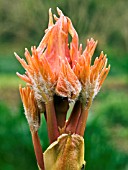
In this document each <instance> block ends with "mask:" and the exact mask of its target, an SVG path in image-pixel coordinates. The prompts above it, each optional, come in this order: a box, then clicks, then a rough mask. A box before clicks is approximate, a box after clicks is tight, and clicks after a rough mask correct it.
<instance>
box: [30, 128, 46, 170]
mask: <svg viewBox="0 0 128 170" xmlns="http://www.w3.org/2000/svg"><path fill="white" fill-rule="evenodd" d="M31 134H32V142H33V146H34V151H35V155H36V160H37V163H38V165H39V167H40V169H41V170H45V168H44V160H43V152H42V147H41V144H40V140H39V137H38V133H37V131H31Z"/></svg>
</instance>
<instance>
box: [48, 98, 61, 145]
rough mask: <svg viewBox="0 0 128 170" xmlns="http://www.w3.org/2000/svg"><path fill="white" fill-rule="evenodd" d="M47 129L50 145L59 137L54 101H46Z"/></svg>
mask: <svg viewBox="0 0 128 170" xmlns="http://www.w3.org/2000/svg"><path fill="white" fill-rule="evenodd" d="M45 106H46V116H47V128H48V136H49V141H50V143H52V142H54V141H56V139H57V138H58V136H59V131H58V125H57V120H56V113H55V108H54V101H53V100H51V101H48V102H47V103H46V104H45Z"/></svg>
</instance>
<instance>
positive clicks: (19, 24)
mask: <svg viewBox="0 0 128 170" xmlns="http://www.w3.org/2000/svg"><path fill="white" fill-rule="evenodd" d="M57 6H58V7H59V8H60V9H61V10H62V11H63V13H64V14H65V15H67V16H69V17H70V18H71V20H72V22H73V25H74V27H75V29H76V30H77V32H78V34H79V37H80V42H81V43H83V44H85V42H86V39H87V38H91V37H93V38H94V39H96V40H98V42H99V43H98V47H97V50H96V53H95V55H94V57H96V56H97V55H99V53H100V51H101V50H104V53H107V54H108V58H109V63H110V64H111V71H110V73H109V75H108V78H107V80H106V81H105V83H104V85H103V87H102V89H101V91H100V93H99V94H98V96H97V97H96V99H95V100H94V102H93V106H92V108H91V110H90V115H89V119H88V124H87V128H86V132H85V160H86V161H87V165H86V170H103V169H104V170H128V10H127V7H128V1H127V0H123V1H121V0H116V1H112V0H107V1H105V0H104V1H103V0H95V1H94V0H85V1H84V0H54V1H53V0H36V1H34V0H18V1H16V0H11V1H9V0H6V1H5V0H0V170H27V169H31V170H36V169H37V166H36V160H35V156H34V152H33V146H32V142H31V135H30V132H29V128H28V125H27V123H26V119H25V116H24V114H23V107H22V103H21V100H20V96H19V92H18V84H19V83H21V84H24V83H23V82H22V81H21V80H20V79H19V78H17V76H16V75H15V72H16V71H18V72H20V73H24V70H23V69H22V68H21V66H20V64H19V63H18V61H17V60H16V59H15V57H14V55H13V52H14V51H16V52H17V53H18V54H19V55H20V56H21V57H23V55H24V48H25V47H27V48H28V49H30V47H31V46H32V45H38V43H39V42H40V40H41V38H42V37H43V35H44V30H45V29H46V28H47V24H48V9H49V8H50V7H51V8H52V9H53V12H54V13H56V7H57ZM40 137H41V142H42V146H43V149H44V150H45V149H46V147H47V146H48V140H47V134H46V126H45V122H44V120H43V119H42V126H41V129H40Z"/></svg>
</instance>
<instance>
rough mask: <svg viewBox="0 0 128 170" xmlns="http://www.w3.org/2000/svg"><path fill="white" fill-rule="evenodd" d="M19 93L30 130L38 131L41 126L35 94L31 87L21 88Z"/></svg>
mask: <svg viewBox="0 0 128 170" xmlns="http://www.w3.org/2000/svg"><path fill="white" fill-rule="evenodd" d="M19 91H20V95H21V99H22V102H23V105H24V110H25V116H26V118H27V121H28V124H29V126H30V129H31V131H37V130H38V128H39V126H40V113H39V109H38V106H37V102H36V100H35V97H34V92H33V90H32V89H30V87H26V88H25V87H24V88H22V87H20V88H19Z"/></svg>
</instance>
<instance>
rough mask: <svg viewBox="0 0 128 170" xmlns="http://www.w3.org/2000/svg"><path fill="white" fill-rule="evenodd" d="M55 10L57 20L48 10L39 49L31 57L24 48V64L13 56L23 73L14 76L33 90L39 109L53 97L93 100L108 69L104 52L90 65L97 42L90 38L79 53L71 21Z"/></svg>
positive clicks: (34, 50) (34, 48)
mask: <svg viewBox="0 0 128 170" xmlns="http://www.w3.org/2000/svg"><path fill="white" fill-rule="evenodd" d="M57 11H58V14H59V18H58V17H57V16H55V15H52V12H51V9H50V10H49V24H48V29H47V30H46V31H45V36H44V37H43V39H42V41H41V42H40V44H39V46H38V47H37V48H36V47H32V48H31V52H32V55H31V54H30V53H29V51H28V50H27V49H25V57H26V61H27V62H25V60H24V59H21V58H20V57H19V56H18V55H17V54H15V55H16V57H17V59H18V60H19V62H20V63H21V64H22V66H23V67H24V69H25V70H26V73H25V74H24V75H20V74H19V73H17V75H18V76H19V77H20V78H21V79H23V80H24V81H26V82H27V83H28V84H29V85H30V86H31V87H32V89H33V91H34V93H35V98H36V100H37V103H38V105H39V107H40V109H41V103H42V102H44V103H47V102H48V101H50V100H52V98H53V96H54V95H55V94H57V95H60V96H62V97H68V99H69V100H77V99H78V98H79V97H82V100H84V101H86V100H87V99H88V98H89V97H92V98H94V97H95V95H96V94H97V93H98V92H99V90H100V88H101V85H102V83H103V82H104V80H105V78H106V76H107V74H108V72H109V69H110V66H108V67H107V58H106V56H105V55H104V54H103V52H101V54H100V56H99V57H97V58H96V59H95V61H94V64H93V65H91V59H92V56H93V53H94V51H95V48H96V45H97V41H96V42H95V41H94V40H93V39H92V38H91V39H90V40H88V41H87V46H86V48H85V50H83V51H82V45H80V47H79V48H78V43H79V39H78V35H77V32H76V31H75V29H74V27H73V25H72V22H71V20H70V19H69V18H68V17H66V16H64V14H63V13H62V11H61V10H59V9H58V8H57ZM53 19H54V20H55V23H54V21H53ZM69 35H70V36H71V37H72V40H71V42H70V43H69V42H68V39H69Z"/></svg>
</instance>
